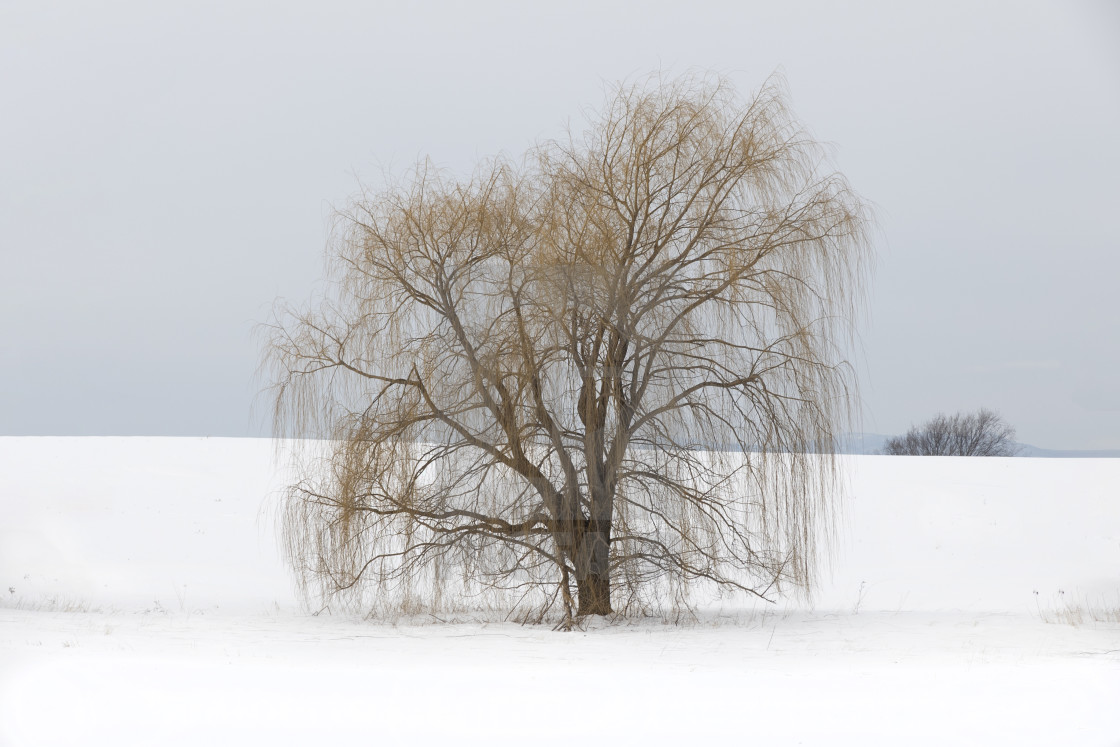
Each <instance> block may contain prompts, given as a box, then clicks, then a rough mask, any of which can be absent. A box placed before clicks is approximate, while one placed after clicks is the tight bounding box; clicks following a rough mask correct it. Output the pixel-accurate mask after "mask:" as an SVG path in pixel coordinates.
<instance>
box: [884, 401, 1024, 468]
mask: <svg viewBox="0 0 1120 747" xmlns="http://www.w3.org/2000/svg"><path fill="white" fill-rule="evenodd" d="M1018 450H1019V447H1018V445H1017V444H1016V443H1015V429H1014V428H1013V427H1011V426H1010V425H1008V424H1007V422H1006V421H1004V419H1003V418H1002V417H1000V415H999V413H996V412H993V411H992V410H987V409H980V410H978V411H976V412H974V413H961V412H958V413H957V414H956V415H951V416H946V415H938V416H937V417H935V418H933V419H932V420H930V421H929V422H927V423H925V424H923V425H920V426H914V427H912V428H911V429H910V430H909V431H907V432H906V434H905V435H902V436H894V437H893V438H888V439H887V442H886V443H885V444H884V445H883V453H884V454H888V455H891V456H1015V453H1016V452H1017V451H1018Z"/></svg>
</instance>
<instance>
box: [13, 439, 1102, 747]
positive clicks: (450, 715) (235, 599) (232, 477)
mask: <svg viewBox="0 0 1120 747" xmlns="http://www.w3.org/2000/svg"><path fill="white" fill-rule="evenodd" d="M276 456H277V451H276V449H275V447H274V444H273V443H272V442H271V441H268V440H264V439H188V438H0V597H2V599H0V745H73V744H83V745H85V744H97V745H101V744H104V745H114V746H115V745H140V744H160V745H172V744H176V745H177V744H182V745H186V744H198V743H203V742H205V743H211V744H238V745H241V744H268V745H282V744H292V745H296V744H300V745H305V744H316V743H327V742H328V741H330V740H334V739H347V740H353V739H355V738H357V739H361V740H362V742H363V743H365V742H373V743H386V744H389V743H400V742H402V741H411V742H417V741H419V742H425V741H427V742H431V743H448V742H454V743H455V744H504V743H512V742H515V741H516V742H519V743H521V742H525V741H532V742H534V743H543V744H560V743H568V742H570V741H571V740H572V739H573V738H575V737H576V735H574V734H569V733H565V732H562V731H556V730H554V729H553V727H552V724H553V718H554V715H553V714H554V709H555V708H556V702H557V699H559V701H560V702H567V703H574V702H584V700H585V699H586V698H587V697H592V696H593V695H594V697H603V698H604V701H603V702H602V703H599V704H598V705H596V706H595V707H594V708H591V709H589V711H588V714H589V715H587V716H586V717H585V719H586V723H587V724H588V725H589V728H594V729H595V730H596V731H597V733H598V734H600V735H601V737H602V738H603V739H605V740H613V741H615V742H619V743H623V742H624V743H634V742H639V743H642V744H662V743H665V744H668V743H677V742H680V741H681V740H682V739H685V740H687V739H689V738H692V739H697V738H698V739H702V740H708V739H714V738H717V737H722V738H732V739H735V740H737V741H738V740H751V741H757V742H758V743H760V744H767V745H774V744H819V743H826V742H827V743H828V744H830V745H837V744H852V745H868V744H884V745H885V744H908V745H918V744H929V745H933V744H937V745H943V744H946V743H949V742H952V743H954V744H976V745H991V744H1032V745H1033V744H1038V745H1042V744H1078V745H1113V747H1115V746H1116V745H1120V709H1117V708H1116V707H1115V703H1116V695H1117V694H1118V693H1120V460H1116V459H1065V460H1055V459H1029V458H1012V459H964V458H908V457H877V456H850V457H845V462H846V465H847V468H848V469H847V472H848V476H849V477H848V480H849V494H848V498H847V501H846V503H845V506H844V512H843V516H842V520H841V526H840V531H839V533H838V539H837V542H836V545H835V547H834V548H833V549H834V552H833V561H832V564H831V569H830V571H829V572H828V573H826V576H825V579H824V581H823V583H822V584H821V586H820V588H819V590H818V592H817V594H816V595H815V597H814V599H813V601H812V603H805V602H796V601H790V602H783V603H779V604H777V605H773V606H765V605H763V606H759V605H748V604H747V603H746V602H744V603H743V604H742V605H737V604H736V603H727V602H725V603H724V604H723V606H721V607H713V608H710V609H705V610H702V611H701V613H700V614H699V615H698V616H697V618H695V619H690V620H687V621H685V622H684V623H683V624H681V625H667V624H665V623H664V622H662V621H658V620H648V621H641V620H637V621H618V622H616V623H614V624H605V623H598V622H596V623H594V624H592V625H590V626H589V627H588V629H585V630H582V631H577V632H574V633H571V634H563V633H553V632H552V631H550V630H549V628H548V627H543V626H536V627H534V626H519V625H516V624H513V623H501V622H493V621H490V622H487V621H485V620H476V621H474V622H466V623H457V624H444V623H441V622H438V621H436V620H430V621H427V623H426V624H421V623H417V622H415V621H414V622H413V623H412V624H410V625H392V624H389V623H375V622H369V621H363V620H359V619H351V618H345V617H338V616H335V617H329V616H327V615H320V616H318V617H313V616H310V615H309V614H307V612H306V611H305V610H303V609H302V607H301V605H300V602H299V600H297V598H296V597H295V595H294V592H293V588H292V584H291V580H290V577H289V574H288V571H287V569H286V568H285V567H284V565H283V563H282V562H281V559H280V557H279V555H278V552H277V547H276V543H275V527H274V525H273V520H272V517H271V514H270V512H269V511H268V506H269V505H270V504H269V501H270V497H271V496H274V495H275V492H276V491H277V490H278V489H279V488H280V487H281V486H282V485H283V476H284V469H283V468H282V466H278V463H277V461H276ZM280 464H282V462H281V463H280Z"/></svg>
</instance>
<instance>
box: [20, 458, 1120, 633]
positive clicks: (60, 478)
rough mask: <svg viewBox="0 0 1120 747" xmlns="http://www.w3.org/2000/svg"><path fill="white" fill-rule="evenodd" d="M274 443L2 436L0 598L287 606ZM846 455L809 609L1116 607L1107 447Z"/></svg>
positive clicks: (163, 606)
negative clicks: (998, 453)
mask: <svg viewBox="0 0 1120 747" xmlns="http://www.w3.org/2000/svg"><path fill="white" fill-rule="evenodd" d="M276 455H277V449H276V448H275V444H274V442H272V441H270V440H267V439H204V438H0V516H2V517H3V520H2V521H0V596H2V597H5V598H6V599H5V606H13V605H15V606H22V607H26V608H44V607H46V608H60V609H103V610H118V611H142V610H148V609H156V610H168V611H172V612H196V611H209V612H218V611H226V612H234V613H256V612H264V611H276V610H287V611H294V610H295V609H297V608H298V605H299V602H298V600H297V599H296V598H295V595H294V591H293V587H292V584H291V582H290V579H289V575H288V572H287V570H286V568H285V567H284V565H283V563H282V561H281V558H280V556H279V553H278V550H277V546H276V542H275V527H274V525H273V521H272V518H271V514H270V512H269V511H268V510H267V509H268V506H269V501H270V498H271V497H274V496H275V493H276V491H277V490H279V489H280V488H281V487H282V485H283V479H284V470H283V469H281V468H279V467H278V466H277V460H276ZM844 459H845V462H846V466H847V468H848V469H847V472H848V481H849V493H848V497H847V500H846V502H845V505H844V510H843V512H842V516H841V522H840V531H839V533H838V537H837V541H836V543H835V546H834V548H833V549H834V552H833V561H832V564H831V567H830V571H826V572H825V574H824V579H823V582H822V583H821V585H820V587H819V588H818V590H817V592H816V594H815V595H814V597H813V600H812V602H811V603H810V604H811V606H813V607H815V609H817V610H841V611H848V612H850V611H854V610H866V611H876V610H878V611H982V612H1014V613H1036V612H1039V611H1046V610H1064V609H1068V608H1070V607H1075V606H1079V605H1080V606H1085V607H1092V608H1100V609H1120V500H1118V495H1120V460H1118V459H1092V460H1090V459H1066V460H1054V459H1028V458H1014V459H994V458H993V459H981V458H949V457H932V458H931V457H882V456H848V457H844ZM281 463H282V462H281ZM723 603H724V604H728V605H736V604H741V605H743V606H747V605H750V604H751V602H750V601H749V600H746V599H743V600H741V602H739V601H735V600H730V601H728V600H725V601H724V602H723ZM782 606H783V607H787V608H789V607H792V608H797V607H805V606H806V603H805V602H797V601H786V602H783V603H782Z"/></svg>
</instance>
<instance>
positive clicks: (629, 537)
mask: <svg viewBox="0 0 1120 747" xmlns="http://www.w3.org/2000/svg"><path fill="white" fill-rule="evenodd" d="M785 99H786V97H785V95H784V92H783V89H782V86H781V84H780V82H778V81H771V82H769V83H768V84H767V85H766V86H765V87H764V88H763V89H762V90H761V91H760V92H759V93H758V94H757V95H755V96H754V97H753V98H752V99H750V100H749V101H747V102H743V101H742V100H741V99H739V98H738V97H737V96H736V95H735V93H734V91H733V90H732V89H731V87H730V86H729V85H728V84H727V83H726V82H725V81H720V80H715V81H712V80H695V79H689V80H682V81H671V82H665V81H661V80H659V79H655V80H652V81H651V83H650V84H648V85H644V86H634V87H619V88H618V89H616V90H615V91H614V92H613V93H612V95H611V96H609V97H608V102H607V105H606V107H605V108H604V110H603V111H602V112H601V113H599V114H594V115H592V116H590V117H589V122H588V128H587V130H586V131H585V132H583V133H582V134H578V135H571V136H569V138H568V139H567V140H565V141H563V142H552V143H548V144H545V145H543V146H540V147H538V148H536V149H535V150H534V151H532V152H531V153H530V154H528V156H527V157H526V158H525V160H524V161H523V162H522V163H521V164H514V163H510V162H508V161H507V160H503V159H497V160H494V161H491V162H488V163H486V164H484V165H483V166H482V167H480V168H479V169H478V171H477V172H476V174H475V175H474V176H473V177H472V178H470V179H468V180H454V179H452V178H450V177H448V176H446V175H445V174H443V173H440V172H438V171H437V170H435V169H433V168H432V167H431V166H430V165H428V164H426V163H422V164H421V165H420V166H418V167H417V169H416V170H415V172H414V173H412V174H411V177H410V178H409V179H407V180H405V181H404V182H403V183H401V184H398V185H395V186H392V187H390V188H389V189H387V190H385V191H383V192H381V193H378V194H363V195H362V196H361V197H360V198H359V199H358V200H356V201H355V203H354V204H353V205H352V207H351V208H350V209H349V210H348V211H347V212H345V213H344V214H342V215H341V216H340V220H339V225H338V230H337V231H336V233H335V239H334V241H333V243H332V245H331V247H330V250H329V252H328V255H329V267H330V271H331V278H332V284H331V286H330V290H329V291H328V293H327V295H326V297H325V298H324V299H322V300H321V301H319V302H317V303H316V304H313V305H312V308H310V309H308V310H303V311H299V310H293V309H290V308H280V309H279V310H278V311H277V314H276V320H275V321H274V322H273V323H272V324H271V325H270V326H269V327H268V329H269V342H268V345H267V352H266V364H267V366H268V370H269V371H270V375H271V376H272V377H273V381H274V382H275V384H274V390H273V392H274V395H275V414H276V425H277V432H278V433H279V434H282V435H288V436H296V437H304V438H307V437H313V438H315V437H317V438H324V439H327V446H326V447H325V449H326V451H325V453H324V454H323V455H322V457H321V458H320V459H318V460H304V461H305V467H306V469H305V470H304V472H303V473H302V476H301V477H300V478H299V479H298V481H297V482H295V484H294V485H293V486H292V487H291V489H290V491H289V492H288V495H287V500H286V503H285V509H284V513H283V517H282V518H283V530H284V536H285V539H286V546H287V550H288V555H289V558H290V560H291V562H292V563H293V564H294V566H295V568H296V569H297V570H298V571H299V574H300V578H301V580H302V582H303V583H304V584H305V588H306V590H307V591H309V592H310V591H315V592H318V593H319V594H321V595H323V596H324V597H325V598H331V597H332V596H337V595H338V594H339V593H340V592H344V591H346V590H353V589H356V588H360V587H362V586H365V585H367V584H372V585H373V588H374V589H375V590H381V591H383V592H386V593H387V592H388V590H390V589H396V590H397V592H401V590H404V591H406V592H408V593H410V594H413V595H414V598H419V599H420V600H421V601H422V602H425V603H436V602H438V600H439V598H440V595H441V594H443V593H445V591H446V590H447V589H448V588H449V587H450V586H452V585H455V586H460V588H461V585H463V584H466V585H467V586H471V587H472V588H473V586H476V585H479V584H486V585H491V586H493V587H497V588H501V589H512V590H523V591H524V592H525V595H524V597H523V599H524V600H525V601H524V602H523V603H524V604H531V605H534V606H533V608H534V609H540V610H544V609H547V608H548V607H549V605H551V604H553V603H556V602H559V603H560V604H561V605H563V606H564V607H566V609H567V611H568V616H569V619H570V615H571V611H572V607H573V606H574V605H577V604H578V614H579V615H586V614H599V615H601V614H607V613H609V612H611V611H612V610H616V609H638V608H643V607H645V606H647V605H648V603H649V602H651V601H655V600H656V598H659V595H663V594H671V595H673V597H674V600H675V601H679V600H681V599H684V597H685V596H686V593H685V590H687V588H688V586H689V584H690V583H691V582H697V581H698V582H702V583H709V584H713V585H715V586H717V587H720V588H731V589H738V590H741V591H744V592H747V593H750V594H757V595H759V596H764V597H765V596H768V595H769V594H770V593H771V592H773V591H775V590H776V589H778V588H779V587H778V585H779V584H781V583H784V582H788V583H792V584H794V585H797V586H800V587H805V586H807V585H808V584H809V582H810V581H811V579H812V575H813V569H814V567H815V563H816V555H815V553H816V550H817V540H818V539H821V538H823V537H824V536H825V534H826V533H827V530H828V528H829V526H830V521H831V517H832V513H831V509H832V506H833V503H834V502H833V498H835V496H836V489H837V484H838V483H837V480H836V477H837V475H836V473H835V461H834V459H833V458H832V455H833V453H834V451H835V440H836V436H837V434H838V433H842V432H844V431H845V430H846V427H845V425H846V423H847V421H848V419H849V418H850V416H851V410H850V406H849V405H850V402H851V391H850V388H851V381H850V375H849V374H850V371H849V367H848V366H847V364H846V363H845V362H844V360H843V356H842V353H841V350H842V346H841V345H840V341H841V337H840V335H842V334H844V333H846V332H849V331H850V321H851V319H852V317H853V314H854V313H855V310H856V307H857V306H858V303H859V302H860V300H861V298H862V292H861V279H862V276H863V272H864V264H865V262H864V261H865V259H866V257H867V254H868V252H867V246H868V245H867V241H866V237H865V231H866V218H865V212H866V210H865V206H864V205H863V203H862V202H861V200H860V199H859V198H858V197H857V196H856V195H855V194H853V193H852V191H851V190H850V189H849V187H848V185H847V183H846V181H845V180H844V179H843V178H842V177H841V176H839V175H837V174H835V173H831V172H829V171H828V170H827V169H825V168H824V164H825V160H824V158H823V155H822V153H821V150H820V148H819V147H818V146H817V145H816V144H815V143H814V142H813V141H812V140H811V139H809V138H808V137H807V136H806V135H805V134H804V132H802V131H801V130H800V129H799V128H798V127H797V126H796V124H795V123H794V121H793V119H792V118H791V116H790V115H789V113H788V111H787V108H786V104H785ZM573 579H574V582H575V589H576V591H575V598H574V599H573V597H572V595H571V591H570V588H571V586H570V584H571V581H572V580H573ZM542 614H543V613H542Z"/></svg>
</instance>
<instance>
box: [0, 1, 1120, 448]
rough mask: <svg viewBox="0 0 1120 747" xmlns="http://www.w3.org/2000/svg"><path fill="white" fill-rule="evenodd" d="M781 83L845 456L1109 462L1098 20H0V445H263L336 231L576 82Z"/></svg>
mask: <svg viewBox="0 0 1120 747" xmlns="http://www.w3.org/2000/svg"><path fill="white" fill-rule="evenodd" d="M657 69H661V70H664V71H668V72H682V71H686V70H690V69H700V70H709V69H710V70H714V71H717V72H720V73H723V74H725V75H727V76H728V77H730V79H731V80H732V81H734V82H735V84H736V85H737V86H738V87H739V89H740V90H741V91H742V92H743V93H744V94H749V93H750V92H751V91H753V90H754V89H756V88H757V87H758V86H759V85H760V84H762V82H763V81H764V80H765V79H766V78H767V77H768V76H770V75H771V74H773V73H774V72H775V71H781V73H782V74H784V76H785V78H786V80H787V83H788V87H789V90H790V92H791V95H792V104H793V108H794V111H795V112H796V113H797V115H798V117H799V118H800V120H801V121H802V122H803V124H804V125H805V126H806V127H807V128H808V129H809V130H810V131H811V132H812V133H813V134H814V135H815V136H816V137H817V138H819V139H821V140H824V141H827V142H829V143H830V144H831V145H832V148H833V150H832V152H833V156H834V162H835V165H836V167H837V168H838V169H839V170H841V171H842V172H843V173H844V174H845V175H847V176H848V178H849V179H850V180H851V182H852V183H853V185H854V186H855V187H856V189H857V190H858V191H860V192H861V193H862V194H863V195H864V196H865V197H866V198H867V199H868V200H870V201H871V202H872V203H874V205H875V209H876V211H877V216H878V240H877V243H878V252H879V262H878V268H877V271H876V274H875V277H874V281H873V284H872V291H871V295H870V302H869V315H868V316H869V318H868V320H867V323H866V324H865V325H864V326H863V328H862V340H863V357H862V360H861V361H860V372H861V382H862V383H861V390H862V396H863V401H864V408H863V409H864V422H863V427H864V429H865V430H867V431H872V432H879V433H888V434H889V433H897V432H901V431H903V430H905V429H906V428H907V427H908V426H909V425H910V424H911V423H912V422H917V421H921V420H924V419H926V418H928V417H930V416H932V415H933V414H935V413H936V412H938V411H946V412H953V411H956V410H959V409H973V408H976V407H980V406H987V407H991V408H996V409H998V410H1000V411H1001V412H1002V413H1003V414H1004V415H1005V417H1006V418H1007V420H1008V421H1010V422H1011V423H1012V424H1013V425H1015V426H1016V427H1017V428H1018V431H1019V439H1020V440H1021V441H1024V442H1027V443H1032V444H1034V445H1037V446H1041V447H1046V448H1057V449H1075V448H1080V449H1091V448H1099V449H1104V448H1112V449H1115V448H1120V387H1118V381H1120V376H1118V373H1117V372H1118V371H1120V313H1118V311H1117V309H1118V307H1120V303H1118V296H1120V182H1118V175H1120V3H1116V2H1109V1H1107V0H1102V1H1100V2H1092V1H1089V0H1085V1H1082V2H1077V1H1073V2H1071V1H1069V0H1064V1H1061V2H1058V1H1055V2H1046V3H1040V2H1025V1H1023V0H1015V2H983V3H975V2H938V3H923V4H922V5H921V8H919V7H918V6H917V4H913V3H899V2H882V3H851V2H845V3H835V2H821V3H805V2H796V3H767V4H765V5H763V4H759V3H750V2H722V3H714V2H688V3H685V2H674V3H659V2H634V3H609V2H606V3H604V2H588V3H580V2H575V3H573V2H567V3H550V4H548V5H547V6H546V5H544V4H532V3H527V2H518V3H513V2H511V3H485V2H469V3H467V2H463V3H455V4H452V3H412V4H408V5H405V4H403V3H371V2H334V1H328V2H315V3H301V4H294V3H284V2H260V3H251V2H243V1H242V0H225V1H223V2H213V3H211V2H190V3H186V2H181V3H177V2H154V3H153V2H148V1H147V0H145V1H143V2H101V3H83V2H71V3H65V2H59V3H32V2H26V3H14V2H2V3H0V111H2V112H3V113H2V115H0V343H2V344H0V360H2V362H3V365H2V366H0V435H85V434H106V435H235V436H237V435H258V434H262V433H267V428H268V425H267V422H266V419H265V418H263V417H255V418H254V417H251V415H250V406H251V404H252V401H253V399H254V395H255V393H256V391H257V389H258V388H259V382H257V381H255V380H254V378H253V377H254V371H255V368H256V365H257V361H258V351H257V346H256V343H255V341H254V338H253V336H252V331H253V327H254V325H255V324H257V323H259V322H261V321H263V320H265V319H267V317H268V312H269V310H270V308H271V306H272V302H273V300H274V299H275V298H277V297H278V296H283V297H286V298H289V299H294V300H302V299H305V298H307V297H309V295H310V294H311V292H312V290H313V289H314V287H315V284H316V281H317V280H319V279H320V278H321V276H322V259H323V246H324V244H325V241H326V237H327V230H328V221H329V217H330V214H331V211H332V208H333V206H338V207H342V206H344V205H345V204H346V202H347V199H348V198H349V197H350V196H351V195H353V194H354V193H355V192H356V191H357V188H358V184H359V181H361V182H363V183H366V184H369V185H370V186H374V187H376V186H377V185H378V184H379V182H380V180H381V179H382V173H383V169H384V168H386V167H387V168H390V169H395V170H397V171H400V170H403V169H404V168H406V167H408V166H409V165H410V164H411V163H413V162H414V161H415V160H416V159H417V158H419V157H421V156H424V155H430V156H431V157H432V158H433V159H434V160H435V161H436V162H437V163H438V164H441V165H444V166H447V167H449V168H451V169H456V170H460V171H467V170H469V169H470V167H471V165H472V164H473V163H474V162H475V161H476V160H477V159H478V158H479V157H483V156H487V155H490V154H494V153H497V152H499V151H502V152H505V153H507V154H511V155H516V154H519V153H520V152H522V151H523V150H524V149H525V148H526V147H528V146H529V145H531V144H532V143H533V142H535V141H538V140H541V139H544V138H548V137H552V136H556V135H559V134H560V132H561V130H562V128H563V126H564V125H565V123H566V122H567V121H568V120H569V119H573V120H578V117H579V112H580V110H581V107H585V106H588V105H596V104H598V103H599V102H600V101H601V100H602V97H603V88H604V83H605V82H614V81H619V80H623V79H630V80H635V79H637V78H639V77H641V76H643V75H645V74H647V73H649V72H650V71H653V70H657Z"/></svg>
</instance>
